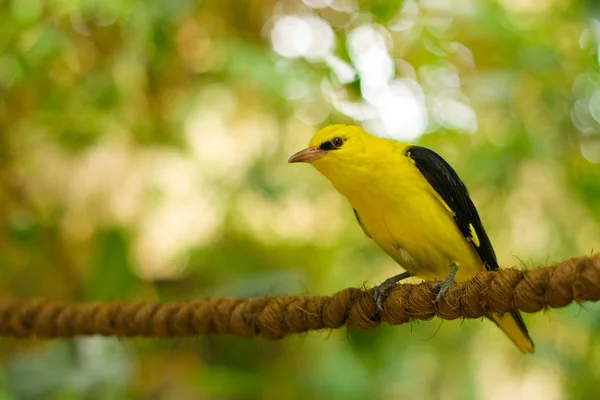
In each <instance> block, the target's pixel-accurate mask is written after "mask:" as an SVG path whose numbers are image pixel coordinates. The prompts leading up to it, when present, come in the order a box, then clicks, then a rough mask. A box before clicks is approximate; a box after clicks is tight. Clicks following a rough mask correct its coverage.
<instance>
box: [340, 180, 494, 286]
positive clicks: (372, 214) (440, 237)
mask: <svg viewBox="0 0 600 400" xmlns="http://www.w3.org/2000/svg"><path fill="white" fill-rule="evenodd" d="M417 173H418V172H417ZM390 181H391V182H395V184H394V186H393V189H392V190H391V191H390V189H389V186H388V188H386V190H385V191H381V190H378V184H377V183H378V182H377V180H374V181H373V182H371V185H369V186H370V187H369V188H365V189H366V190H362V191H361V192H360V193H357V194H356V195H354V196H348V199H349V200H350V202H351V203H352V205H353V207H354V208H355V209H356V211H357V212H358V214H359V216H360V219H361V222H362V225H363V227H364V229H365V230H366V231H367V233H368V234H369V235H370V236H371V238H372V239H373V240H374V241H375V242H376V243H377V244H378V245H379V246H380V247H381V248H382V249H383V250H384V251H385V252H386V253H387V254H388V255H389V256H390V257H392V258H393V259H394V260H395V261H396V262H398V264H400V265H401V266H402V267H403V268H404V269H406V270H407V271H408V272H410V273H411V274H412V275H414V276H419V277H422V278H425V279H437V280H442V279H444V278H445V277H446V276H447V275H448V273H449V272H450V270H451V268H452V264H453V263H455V264H457V266H458V273H457V275H456V280H457V281H459V282H460V281H464V280H468V279H469V278H471V277H473V276H474V275H475V274H476V273H477V272H479V271H481V270H483V263H482V262H481V260H480V259H479V257H478V255H477V253H476V252H475V250H474V249H473V247H472V244H471V243H470V242H468V241H467V240H466V239H465V238H464V236H463V235H462V233H461V232H460V231H459V229H458V227H457V226H456V224H455V223H454V219H453V218H452V215H451V214H450V212H449V211H448V210H447V209H446V208H445V207H444V205H443V203H441V202H440V201H439V200H438V199H437V198H436V196H435V193H434V192H433V191H432V189H431V188H430V187H429V186H428V185H427V183H426V181H425V179H424V178H422V177H421V176H417V175H415V176H413V177H411V179H395V180H388V182H390Z"/></svg>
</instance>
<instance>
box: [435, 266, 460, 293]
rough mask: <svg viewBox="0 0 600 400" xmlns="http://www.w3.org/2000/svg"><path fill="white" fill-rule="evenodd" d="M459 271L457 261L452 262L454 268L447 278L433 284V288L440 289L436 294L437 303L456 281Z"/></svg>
mask: <svg viewBox="0 0 600 400" xmlns="http://www.w3.org/2000/svg"><path fill="white" fill-rule="evenodd" d="M457 272H458V265H456V263H452V270H451V271H450V273H449V274H448V276H447V277H446V279H444V280H443V281H442V282H438V283H436V284H435V285H433V288H434V289H435V290H437V291H438V293H437V295H436V296H435V302H436V303H437V302H439V301H440V299H441V298H442V297H443V296H444V294H445V293H446V291H447V290H448V288H449V287H450V286H452V285H454V284H455V283H456V280H454V278H455V277H456V273H457Z"/></svg>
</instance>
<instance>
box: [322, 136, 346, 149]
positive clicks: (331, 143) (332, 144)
mask: <svg viewBox="0 0 600 400" xmlns="http://www.w3.org/2000/svg"><path fill="white" fill-rule="evenodd" d="M344 142H345V140H344V138H341V137H334V138H333V139H331V140H328V141H327V142H323V143H321V145H320V146H319V149H320V150H337V149H339V148H340V147H342V145H343V144H344Z"/></svg>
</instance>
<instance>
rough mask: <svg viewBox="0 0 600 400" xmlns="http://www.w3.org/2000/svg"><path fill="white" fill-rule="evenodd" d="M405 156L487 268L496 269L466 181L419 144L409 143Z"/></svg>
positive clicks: (488, 242) (492, 251) (489, 245)
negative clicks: (444, 207)
mask: <svg viewBox="0 0 600 400" xmlns="http://www.w3.org/2000/svg"><path fill="white" fill-rule="evenodd" d="M406 155H407V156H408V157H409V158H410V159H411V160H412V161H414V164H415V166H416V167H417V168H418V169H419V171H421V173H422V174H423V176H424V177H425V179H427V182H429V184H430V185H431V186H432V187H433V189H434V190H435V191H436V192H437V193H438V194H439V195H440V196H441V198H442V199H443V200H444V201H445V202H446V204H447V205H448V207H449V208H450V209H451V210H452V211H453V213H454V215H453V217H454V221H455V222H456V225H457V226H458V228H459V229H460V231H461V233H462V234H463V235H464V237H465V238H467V240H468V241H469V242H471V244H472V245H473V248H474V249H475V251H476V252H477V254H478V255H479V258H480V259H481V261H482V262H483V263H484V265H485V268H486V269H487V270H488V271H495V270H497V269H498V261H497V260H496V253H495V252H494V248H493V247H492V244H491V243H490V239H489V238H488V236H487V233H486V232H485V229H483V225H482V223H481V220H480V219H479V214H478V213H477V209H476V208H475V205H474V204H473V202H472V201H471V198H470V197H469V192H468V190H467V187H466V186H465V184H464V183H463V182H462V181H461V180H460V178H459V177H458V175H457V174H456V171H454V169H452V167H451V166H450V164H448V163H447V162H446V160H444V159H443V158H442V157H440V156H439V155H438V154H437V153H436V152H434V151H432V150H429V149H426V148H425V147H420V146H411V147H410V148H409V149H408V151H407V153H406Z"/></svg>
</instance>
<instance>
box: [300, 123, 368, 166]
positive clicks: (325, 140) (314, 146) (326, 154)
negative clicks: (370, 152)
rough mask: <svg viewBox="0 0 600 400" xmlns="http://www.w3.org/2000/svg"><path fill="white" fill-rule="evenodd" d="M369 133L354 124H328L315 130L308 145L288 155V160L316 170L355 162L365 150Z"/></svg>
mask: <svg viewBox="0 0 600 400" xmlns="http://www.w3.org/2000/svg"><path fill="white" fill-rule="evenodd" d="M368 137H370V135H369V134H368V133H366V132H365V131H363V130H362V129H361V128H359V127H358V126H355V125H329V126H327V127H325V128H323V129H321V130H320V131H319V132H317V133H316V134H315V135H314V136H313V137H312V139H311V140H310V143H309V144H308V147H307V148H306V149H304V150H301V151H299V152H297V153H296V154H294V155H293V156H291V157H290V159H289V160H288V162H290V163H297V162H305V163H310V164H312V165H314V166H315V168H317V169H318V170H320V171H321V172H323V171H322V168H325V169H327V168H329V167H341V166H342V165H344V164H352V163H356V162H357V161H358V160H359V159H360V158H361V156H362V155H363V154H364V152H365V146H366V141H367V140H368Z"/></svg>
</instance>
